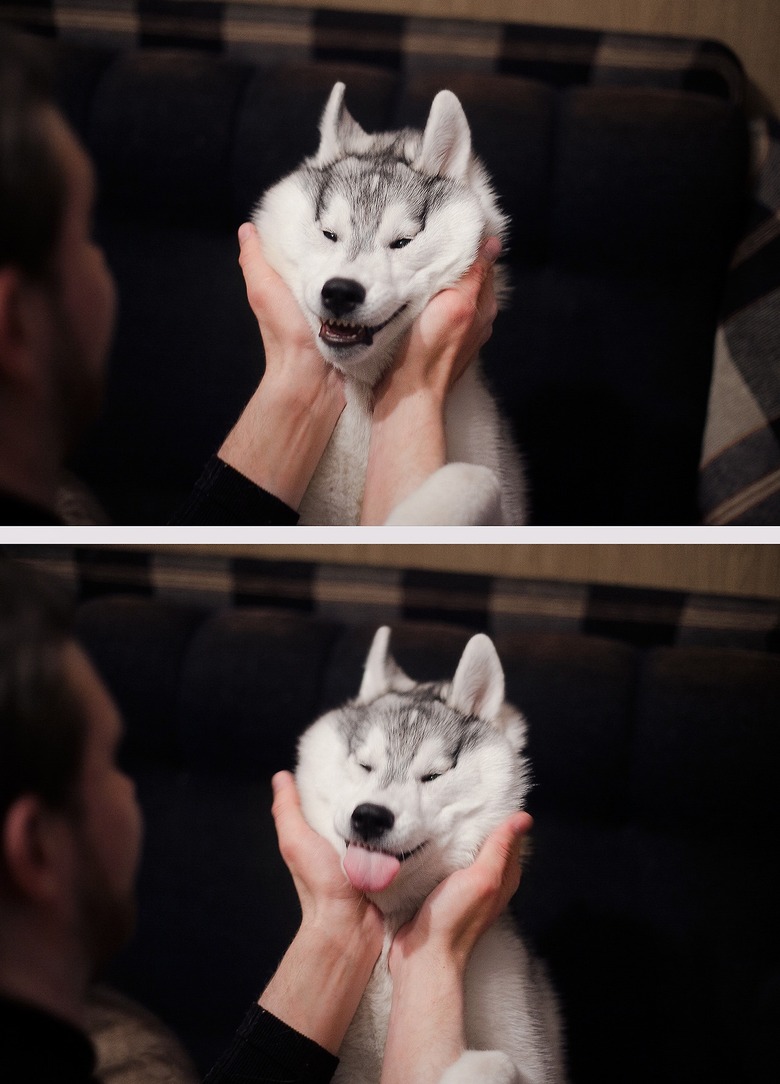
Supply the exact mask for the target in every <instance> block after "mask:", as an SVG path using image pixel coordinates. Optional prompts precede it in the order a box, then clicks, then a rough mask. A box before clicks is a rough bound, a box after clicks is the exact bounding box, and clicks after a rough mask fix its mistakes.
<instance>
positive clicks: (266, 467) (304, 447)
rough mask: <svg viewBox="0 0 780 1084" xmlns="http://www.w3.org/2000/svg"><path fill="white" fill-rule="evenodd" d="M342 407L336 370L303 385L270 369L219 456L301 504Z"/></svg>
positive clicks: (295, 505) (257, 482)
mask: <svg viewBox="0 0 780 1084" xmlns="http://www.w3.org/2000/svg"><path fill="white" fill-rule="evenodd" d="M343 407H344V399H343V389H342V386H341V382H340V379H339V378H338V377H337V376H336V374H335V372H331V373H327V374H326V376H325V378H324V379H323V380H322V381H321V382H320V383H318V384H316V385H315V386H313V387H312V388H303V389H302V388H301V387H300V384H299V383H296V382H295V381H291V380H288V379H286V378H284V377H275V376H273V375H272V374H270V373H269V374H268V375H266V376H265V377H264V378H263V380H262V381H261V382H260V385H259V387H258V388H257V390H256V391H255V393H254V394H253V395H252V398H251V399H250V400H249V402H248V403H247V406H246V408H245V410H244V412H243V414H242V415H241V417H240V418H239V420H238V422H237V423H236V425H235V426H234V428H233V429H232V430H231V432H230V433H229V434H228V436H227V437H226V438H225V441H224V442H223V444H222V447H221V448H220V449H219V453H218V454H219V457H220V459H222V460H223V461H224V462H225V463H228V464H229V465H230V466H231V467H233V468H234V469H235V470H237V471H240V473H241V474H243V475H245V477H247V478H249V479H250V480H251V481H252V482H254V483H255V485H258V486H260V487H261V488H263V489H265V490H267V491H268V492H269V493H273V495H274V496H276V497H278V498H279V499H280V500H282V501H284V502H285V504H287V505H289V506H290V507H291V508H296V509H297V508H298V506H299V505H300V503H301V500H302V498H303V495H304V493H305V492H306V487H307V486H308V484H309V482H310V481H311V478H312V475H313V474H314V471H315V470H316V467H317V464H318V463H319V461H320V459H321V457H322V454H323V452H324V451H325V448H326V447H327V444H328V441H329V440H330V438H331V435H332V433H333V430H334V428H335V425H336V422H337V421H338V419H339V415H340V414H341V411H342V410H343Z"/></svg>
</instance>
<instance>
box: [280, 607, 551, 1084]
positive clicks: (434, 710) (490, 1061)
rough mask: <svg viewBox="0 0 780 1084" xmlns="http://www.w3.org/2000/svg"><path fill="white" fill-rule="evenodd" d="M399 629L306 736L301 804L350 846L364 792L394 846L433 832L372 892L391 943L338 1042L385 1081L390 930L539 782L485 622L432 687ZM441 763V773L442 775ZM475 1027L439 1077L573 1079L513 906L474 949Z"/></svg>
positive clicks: (413, 843)
mask: <svg viewBox="0 0 780 1084" xmlns="http://www.w3.org/2000/svg"><path fill="white" fill-rule="evenodd" d="M389 632H390V630H389V629H387V628H381V629H379V630H378V631H377V633H376V636H375V638H374V642H373V644H372V646H371V650H370V652H369V655H368V657H367V660H366V666H365V672H364V677H363V681H362V684H361V688H360V692H359V694H358V697H357V698H356V699H355V700H354V701H352V702H351V703H349V704H347V705H345V706H344V708H340V709H337V710H335V711H331V712H328V713H327V714H326V715H324V716H322V717H321V718H320V719H318V720H317V721H316V722H315V723H314V724H313V725H312V726H311V727H310V728H309V729H308V730H307V731H306V732H305V733H304V735H303V736H302V738H301V741H300V744H299V757H298V768H297V782H298V787H299V790H300V795H301V802H302V807H303V811H304V814H305V816H306V818H307V820H308V821H309V823H310V824H311V825H312V826H313V827H314V828H315V829H316V830H317V831H318V832H319V833H320V834H321V835H322V836H324V837H325V838H326V839H328V840H329V841H330V842H331V843H332V845H333V847H334V848H335V849H336V851H337V852H338V853H339V854H340V855H342V856H343V855H344V854H345V853H346V842H345V841H346V840H347V839H348V838H350V836H351V835H352V829H351V815H352V811H353V810H355V809H356V808H357V806H359V805H360V804H362V803H366V802H369V803H374V804H378V805H381V806H383V807H385V808H387V809H388V810H390V811H391V812H392V813H393V815H394V818H395V819H394V823H393V825H392V827H391V828H390V829H389V831H388V832H387V834H386V836H383V837H382V840H381V846H382V849H383V850H387V851H389V852H390V853H394V854H402V853H406V852H410V851H412V850H414V848H416V847H418V846H420V845H421V844H424V846H423V848H422V850H421V851H420V853H419V854H417V855H414V854H413V855H412V856H411V857H409V858H407V859H406V860H405V861H404V862H403V863H402V866H401V870H400V872H399V873H398V875H397V877H396V879H395V880H394V881H393V882H392V883H391V884H390V885H389V887H388V888H386V889H385V890H384V891H382V892H377V893H373V894H371V895H370V898H371V899H372V900H373V902H374V903H376V905H377V906H378V907H379V908H380V910H381V911H382V912H383V914H384V916H385V926H386V938H385V950H384V951H383V953H382V955H381V957H380V959H379V961H378V963H377V964H376V966H375V968H374V972H373V974H372V976H371V979H370V981H369V984H368V987H367V989H366V991H365V994H364V996H363V998H362V1000H361V1002H360V1005H359V1007H358V1010H357V1013H356V1015H355V1018H354V1020H353V1022H352V1025H351V1026H350V1028H349V1031H348V1033H347V1035H346V1038H345V1039H344V1043H343V1045H342V1048H341V1050H340V1051H339V1056H340V1059H341V1060H340V1064H339V1068H338V1070H337V1073H336V1076H335V1078H334V1080H335V1081H336V1084H378V1082H379V1080H380V1076H381V1070H382V1057H383V1051H384V1044H385V1038H386V1035H387V1025H388V1016H389V1011H390V1003H391V998H392V980H391V978H390V973H389V970H388V967H387V951H388V948H389V944H390V941H391V939H392V936H393V934H394V933H395V931H396V930H397V929H398V928H399V927H400V926H401V925H402V924H403V923H404V922H406V921H408V920H409V919H410V918H411V917H412V915H413V914H414V913H415V912H416V911H417V909H418V908H419V906H420V904H421V903H422V901H423V900H424V899H425V897H426V896H427V895H428V894H429V893H430V892H431V890H432V889H433V888H434V887H435V886H436V884H438V883H439V882H440V881H441V880H443V879H444V877H446V876H447V875H448V874H449V873H451V872H453V871H454V870H456V869H459V868H462V867H464V866H466V865H468V864H469V863H470V862H472V861H473V859H474V857H475V855H476V854H477V852H478V850H479V848H480V846H481V845H482V843H483V842H484V840H485V838H486V837H487V835H488V834H489V833H490V831H491V830H492V829H493V828H494V827H496V826H497V825H498V824H500V823H501V822H502V821H503V820H504V819H505V818H506V817H507V816H509V815H510V813H512V812H513V811H514V810H515V809H517V808H519V807H520V806H521V804H522V803H523V801H524V798H525V794H526V792H527V789H528V785H529V777H528V769H527V764H526V761H525V759H524V757H523V755H522V750H523V748H524V746H525V734H526V725H525V720H524V718H523V717H522V715H521V714H520V713H519V712H518V711H517V710H516V709H515V708H514V707H512V706H511V705H510V704H508V703H507V702H506V701H505V699H504V674H503V669H502V667H501V663H500V661H499V659H498V655H497V654H496V650H495V647H494V646H493V643H492V642H491V640H490V639H489V638H488V637H487V636H484V635H481V634H480V635H477V636H474V637H473V638H472V639H471V640H470V641H469V643H468V644H467V646H466V648H465V650H464V652H463V655H462V657H461V660H460V662H459V664H458V666H457V668H456V672H455V675H454V677H453V679H452V682H450V683H443V684H440V685H438V686H435V687H434V686H421V685H418V683H416V682H414V681H413V680H412V679H410V678H409V677H407V675H406V674H404V672H403V671H402V670H401V669H400V668H399V667H398V665H397V664H396V663H395V661H394V660H393V659H392V657H391V656H390V655H389V654H388V641H389ZM474 716H476V717H478V720H479V721H478V722H477V723H475V724H473V725H474V728H475V729H474V731H473V733H471V740H470V741H467V742H461V741H460V740H458V742H457V744H458V747H459V752H458V754H457V756H456V757H455V758H454V762H453V755H452V743H453V741H454V740H455V739H459V735H462V734H464V733H466V731H467V729H468V726H469V719H472V720H473V717H474ZM407 735H408V740H407V737H406V736H407ZM402 765H403V768H402ZM432 773H439V774H438V777H437V778H435V779H433V780H431V779H430V778H429V776H430V775H431V774H432ZM425 780H427V781H425ZM352 838H354V835H352ZM465 1028H466V1041H467V1045H468V1050H467V1052H466V1053H465V1054H464V1055H463V1056H462V1057H461V1058H460V1059H459V1060H458V1062H457V1063H456V1064H455V1065H453V1066H451V1067H450V1068H449V1069H447V1071H446V1072H445V1073H444V1075H443V1076H442V1077H441V1080H440V1082H439V1084H477V1082H478V1084H543V1082H544V1084H561V1082H563V1081H564V1079H565V1073H564V1069H563V1056H562V1052H561V1038H560V1024H559V1020H558V1014H557V1008H556V1004H555V999H554V996H553V994H552V991H551V989H550V987H549V984H548V982H547V980H546V978H545V976H544V973H543V970H542V969H541V965H540V964H539V963H538V961H536V960H534V959H533V958H532V957H531V956H530V955H529V953H528V951H527V950H526V948H525V946H524V945H523V943H522V941H521V940H520V938H519V937H518V935H517V933H516V932H515V930H514V928H513V926H512V924H511V922H510V921H509V919H507V918H504V919H502V920H499V922H497V923H496V924H495V925H494V926H493V927H492V928H491V929H490V930H488V932H487V933H486V934H484V935H483V937H482V938H481V940H480V941H479V942H478V944H477V946H476V948H475V950H474V953H473V954H472V957H471V960H470V963H469V967H468V970H467V974H466V1019H465ZM432 1041H435V1040H434V1038H433V1037H432Z"/></svg>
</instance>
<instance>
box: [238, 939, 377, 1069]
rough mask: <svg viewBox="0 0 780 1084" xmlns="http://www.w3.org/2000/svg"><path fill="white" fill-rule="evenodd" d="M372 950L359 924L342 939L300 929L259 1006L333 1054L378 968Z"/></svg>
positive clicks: (373, 949) (371, 943)
mask: <svg viewBox="0 0 780 1084" xmlns="http://www.w3.org/2000/svg"><path fill="white" fill-rule="evenodd" d="M373 944H374V942H373V940H372V938H371V937H368V936H365V935H364V933H363V931H362V929H361V927H360V925H359V924H358V923H356V924H355V927H354V929H353V930H351V931H350V932H349V933H348V934H347V935H345V936H338V935H333V934H331V933H330V932H329V931H326V930H325V929H323V927H315V926H313V925H311V926H307V925H306V924H305V923H304V924H303V925H302V926H301V928H300V930H299V931H298V933H297V934H296V936H295V938H294V939H293V941H292V943H291V945H290V947H289V948H288V950H287V952H286V953H285V955H284V958H283V959H282V962H281V963H280V965H279V967H278V969H277V971H276V973H275V975H274V977H273V978H272V979H271V981H270V982H269V984H268V986H267V987H266V989H265V991H264V992H263V994H262V995H261V997H260V998H259V1004H260V1005H261V1007H262V1008H264V1009H266V1010H267V1011H268V1012H271V1013H273V1014H274V1016H277V1017H279V1019H280V1020H283V1021H284V1022H285V1023H286V1024H289V1026H290V1027H292V1028H295V1030H296V1031H299V1032H300V1033H301V1034H302V1035H306V1036H307V1037H308V1038H309V1039H313V1040H314V1042H316V1043H319V1044H320V1046H322V1047H324V1048H325V1049H326V1050H329V1051H330V1052H331V1053H332V1054H337V1053H338V1050H339V1047H340V1046H341V1042H342V1040H343V1038H344V1035H345V1034H346V1031H347V1028H348V1027H349V1025H350V1023H351V1021H352V1017H353V1016H354V1015H355V1011H356V1009H357V1007H358V1004H359V1002H360V999H361V997H362V996H363V992H364V990H365V988H366V984H367V983H368V980H369V978H370V976H371V972H372V970H373V967H374V964H375V963H376V959H377V951H376V949H375V948H374V947H372V946H373Z"/></svg>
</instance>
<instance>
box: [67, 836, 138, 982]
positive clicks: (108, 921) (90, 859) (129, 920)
mask: <svg viewBox="0 0 780 1084" xmlns="http://www.w3.org/2000/svg"><path fill="white" fill-rule="evenodd" d="M137 913H138V905H137V902H136V896H135V888H134V887H133V888H130V889H128V890H126V891H124V892H120V891H118V890H117V889H116V888H115V887H114V886H113V885H112V884H111V882H110V879H109V877H108V875H107V873H106V871H105V869H104V867H103V865H102V864H101V862H100V860H99V858H98V856H97V855H96V854H95V852H94V850H93V848H92V846H91V845H90V843H89V840H87V839H84V838H83V835H82V839H81V863H80V870H79V878H78V884H77V891H76V915H77V923H78V935H79V940H80V942H81V944H82V945H83V946H84V948H85V951H86V954H87V958H88V959H89V960H90V962H91V964H92V978H93V979H94V978H97V977H98V976H99V975H100V974H101V972H102V971H103V970H104V968H105V967H106V966H107V965H108V964H109V963H110V962H111V960H112V959H113V958H114V956H116V954H117V953H118V952H119V950H120V949H121V948H123V947H124V946H125V945H126V943H127V942H128V941H129V940H130V937H131V935H132V933H133V931H134V929H135V925H136V918H137Z"/></svg>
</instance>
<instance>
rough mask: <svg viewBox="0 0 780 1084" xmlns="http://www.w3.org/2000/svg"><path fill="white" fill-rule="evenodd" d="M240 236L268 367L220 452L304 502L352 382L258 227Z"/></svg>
mask: <svg viewBox="0 0 780 1084" xmlns="http://www.w3.org/2000/svg"><path fill="white" fill-rule="evenodd" d="M238 237H239V243H240V246H241V252H240V255H239V264H240V265H241V270H242V271H243V274H244V281H245V283H246V292H247V298H248V300H249V304H250V306H251V308H252V311H253V312H254V314H255V316H256V317H257V321H258V323H259V325H260V333H261V335H262V337H263V343H264V346H265V373H264V375H263V378H262V380H261V381H260V384H259V385H258V387H257V388H256V389H255V391H254V393H253V395H252V397H251V398H250V400H249V402H248V403H247V405H246V408H245V410H244V412H243V414H242V415H241V417H240V418H239V419H238V421H237V422H236V424H235V426H234V427H233V429H231V431H230V433H228V435H227V437H226V438H225V440H224V441H223V443H222V446H221V447H220V449H219V457H220V459H222V460H224V462H226V463H228V464H229V465H230V466H231V467H233V468H234V469H235V470H237V471H239V472H240V473H241V474H243V475H244V476H245V477H247V478H249V479H250V480H251V481H253V482H254V483H255V484H256V485H258V486H260V487H261V488H263V489H265V490H267V491H268V492H269V493H273V494H274V495H275V496H277V497H279V499H280V500H282V501H284V502H285V503H286V504H288V505H289V506H290V507H291V508H298V507H299V505H300V502H301V500H302V498H303V495H304V493H305V492H306V488H307V486H308V485H309V482H310V481H311V479H312V476H313V474H314V471H315V470H316V468H317V464H318V463H319V461H320V459H321V457H322V455H323V452H324V451H325V448H326V447H327V444H328V441H329V440H330V438H331V436H332V434H333V430H334V428H335V426H336V423H337V422H338V420H339V417H340V416H341V412H342V410H343V409H344V406H345V404H346V398H345V395H344V380H343V377H342V375H341V374H340V373H339V372H337V370H336V369H334V368H333V366H331V365H327V364H326V363H325V360H324V358H323V357H322V355H321V354H320V352H319V350H318V349H317V346H316V343H315V341H314V338H313V336H312V332H311V328H310V327H309V325H308V324H307V323H306V319H305V317H304V315H303V313H302V312H301V310H300V308H299V306H298V303H297V301H296V300H295V298H294V297H293V295H292V293H291V292H290V290H289V289H288V287H287V285H286V284H285V282H284V281H283V280H282V279H281V278H280V276H279V275H278V274H277V273H276V272H275V271H274V269H273V268H272V267H271V266H270V264H269V263H268V262H267V261H266V259H265V257H264V256H263V251H262V248H261V245H260V238H259V237H258V235H257V230H256V229H255V227H254V226H253V225H252V224H251V223H249V222H245V223H244V225H243V226H241V228H240V229H239V231H238Z"/></svg>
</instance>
